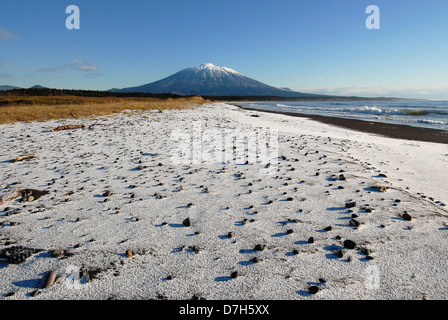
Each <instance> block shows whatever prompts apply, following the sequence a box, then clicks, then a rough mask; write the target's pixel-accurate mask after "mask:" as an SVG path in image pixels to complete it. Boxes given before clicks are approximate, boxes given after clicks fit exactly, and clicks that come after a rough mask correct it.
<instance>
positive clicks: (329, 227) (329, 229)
mask: <svg viewBox="0 0 448 320" xmlns="http://www.w3.org/2000/svg"><path fill="white" fill-rule="evenodd" d="M332 229H333V228H332V227H331V226H328V227H326V228H324V230H325V231H331V230H332Z"/></svg>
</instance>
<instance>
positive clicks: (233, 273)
mask: <svg viewBox="0 0 448 320" xmlns="http://www.w3.org/2000/svg"><path fill="white" fill-rule="evenodd" d="M238 276H239V274H238V271H233V272H232V273H231V274H230V277H231V278H232V279H235V278H238Z"/></svg>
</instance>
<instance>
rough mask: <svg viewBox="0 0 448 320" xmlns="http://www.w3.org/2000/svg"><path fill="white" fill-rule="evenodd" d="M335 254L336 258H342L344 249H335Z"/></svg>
mask: <svg viewBox="0 0 448 320" xmlns="http://www.w3.org/2000/svg"><path fill="white" fill-rule="evenodd" d="M336 256H337V257H338V258H342V257H343V256H344V251H343V250H341V249H339V250H338V251H336Z"/></svg>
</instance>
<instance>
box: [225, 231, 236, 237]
mask: <svg viewBox="0 0 448 320" xmlns="http://www.w3.org/2000/svg"><path fill="white" fill-rule="evenodd" d="M234 236H235V233H233V232H229V233H228V234H227V238H233V237H234Z"/></svg>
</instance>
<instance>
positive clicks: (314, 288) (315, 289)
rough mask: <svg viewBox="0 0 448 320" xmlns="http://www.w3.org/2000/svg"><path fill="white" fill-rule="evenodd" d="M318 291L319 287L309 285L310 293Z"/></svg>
mask: <svg viewBox="0 0 448 320" xmlns="http://www.w3.org/2000/svg"><path fill="white" fill-rule="evenodd" d="M318 291H319V287H318V286H311V287H309V288H308V292H309V293H310V294H316V293H317V292H318Z"/></svg>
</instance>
